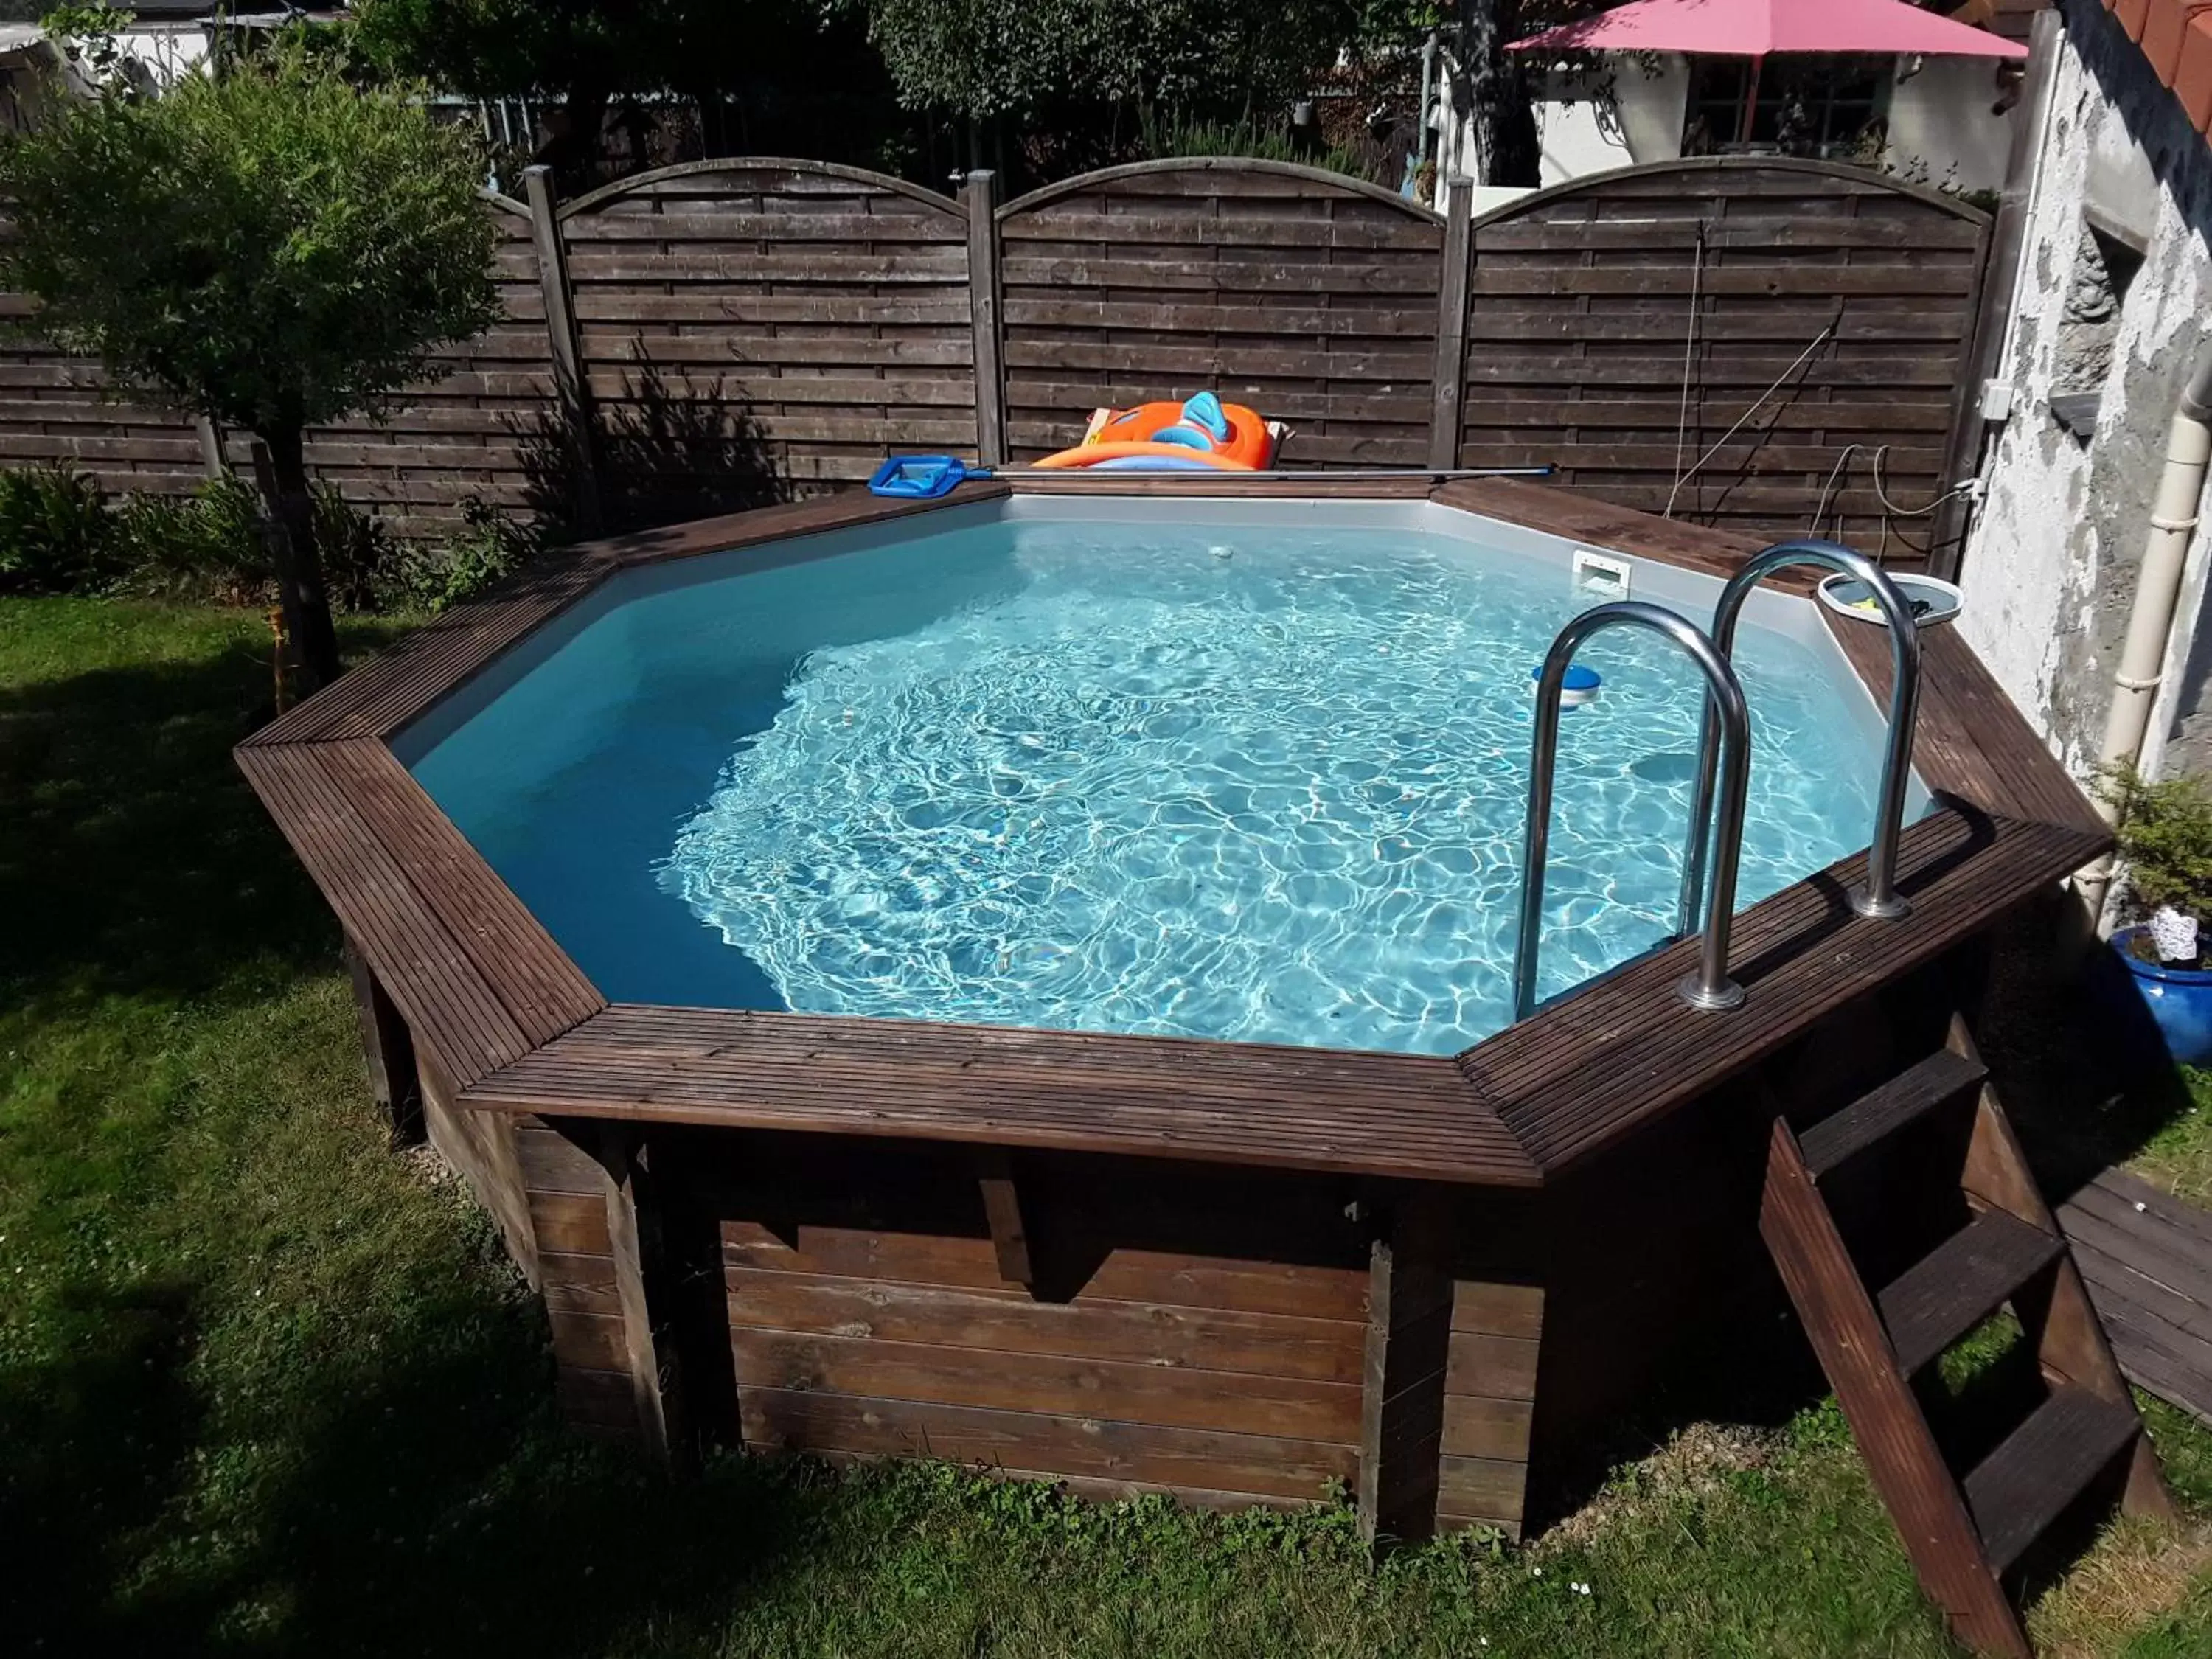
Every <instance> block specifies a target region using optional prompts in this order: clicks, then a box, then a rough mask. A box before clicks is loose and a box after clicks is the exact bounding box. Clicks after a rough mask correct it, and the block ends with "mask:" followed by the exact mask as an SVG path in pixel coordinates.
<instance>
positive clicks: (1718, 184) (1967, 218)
mask: <svg viewBox="0 0 2212 1659" xmlns="http://www.w3.org/2000/svg"><path fill="white" fill-rule="evenodd" d="M1593 198H1595V199H1603V200H1606V201H1607V202H1611V203H1614V204H1622V207H1623V210H1624V212H1625V210H1626V204H1629V203H1640V204H1647V206H1648V209H1649V212H1650V216H1654V217H1662V218H1680V217H1684V216H1694V213H1695V210H1696V208H1697V207H1698V206H1699V204H1704V205H1706V206H1710V205H1711V204H1715V203H1717V202H1723V201H1725V202H1727V203H1729V204H1730V205H1731V206H1732V207H1733V208H1734V209H1735V210H1738V211H1747V210H1752V209H1753V204H1757V203H1759V202H1760V201H1761V200H1762V199H1765V200H1768V201H1771V202H1772V203H1774V204H1776V205H1777V207H1778V208H1784V207H1785V204H1786V210H1790V211H1795V212H1797V213H1800V214H1802V213H1803V212H1805V211H1806V210H1808V205H1809V204H1813V203H1814V202H1819V201H1827V202H1831V203H1843V202H1848V201H1851V200H1854V199H1857V200H1860V201H1863V202H1866V203H1869V204H1873V205H1872V206H1871V208H1870V209H1869V211H1870V212H1871V213H1872V214H1873V215H1874V216H1910V217H1911V218H1913V219H1918V218H1921V217H1922V215H1921V214H1919V213H1917V212H1914V211H1913V210H1914V209H1915V208H1918V209H1925V210H1932V212H1933V213H1934V214H1935V215H1936V216H1938V217H1943V218H1951V219H1957V220H1961V221H1964V222H1966V223H1968V224H1971V225H1974V226H1980V225H1984V224H1987V223H1988V222H1989V221H1990V216H1989V215H1988V214H1987V213H1985V212H1984V211H1983V210H1981V209H1980V208H1978V207H1976V206H1974V205H1973V204H1972V203H1970V202H1967V201H1966V200H1964V199H1962V198H1961V197H1957V196H1953V195H1948V194H1946V193H1945V192H1944V191H1940V190H1936V189H1933V188H1931V187H1930V186H1929V185H1917V184H1913V183H1911V182H1909V181H1907V180H1905V179H1899V178H1896V177H1893V176H1892V175H1891V174H1888V173H1875V172H1873V171H1871V170H1870V169H1869V168H1866V167H1851V166H1849V165H1847V164H1845V163H1844V162H1841V161H1811V160H1806V159H1802V158H1799V157H1796V156H1789V155H1689V156H1683V157H1680V158H1679V159H1677V160H1674V161H1646V162H1642V163H1640V164H1638V165H1637V166H1634V167H1615V168H1613V169H1612V170H1610V171H1609V172H1605V173H1585V174H1583V176H1582V177H1581V178H1578V179H1568V180H1567V181H1566V182H1565V183H1564V184H1558V185H1547V186H1546V187H1545V188H1544V189H1542V190H1539V191H1531V192H1529V193H1528V195H1526V196H1521V197H1515V198H1514V199H1513V200H1511V201H1510V202H1506V203H1504V204H1500V205H1499V206H1498V207H1495V208H1492V210H1490V211H1489V212H1487V213H1485V214H1481V215H1479V216H1477V217H1476V219H1475V221H1474V228H1475V229H1476V231H1477V232H1478V233H1479V232H1480V231H1482V230H1485V229H1486V228H1490V227H1492V226H1494V225H1498V224H1503V223H1505V222H1510V221H1512V220H1516V219H1522V218H1528V217H1535V218H1540V219H1541V218H1549V217H1553V216H1554V214H1555V210H1558V209H1560V208H1562V207H1565V206H1566V205H1567V204H1571V203H1574V202H1577V201H1583V200H1589V199H1593ZM1835 211H1838V212H1841V211H1844V210H1843V209H1840V208H1838V209H1835Z"/></svg>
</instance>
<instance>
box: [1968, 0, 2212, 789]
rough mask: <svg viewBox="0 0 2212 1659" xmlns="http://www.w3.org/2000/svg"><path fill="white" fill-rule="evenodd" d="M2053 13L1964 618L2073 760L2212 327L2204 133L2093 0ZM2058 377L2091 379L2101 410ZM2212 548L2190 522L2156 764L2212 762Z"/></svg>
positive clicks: (2099, 713) (2103, 700) (2105, 672)
mask: <svg viewBox="0 0 2212 1659" xmlns="http://www.w3.org/2000/svg"><path fill="white" fill-rule="evenodd" d="M2058 9H2059V10H2060V12H2061V14H2062V15H2063V20H2064V24H2065V30H2064V34H2063V42H2062V45H2063V50H2062V52H2061V54H2060V58H2059V62H2058V64H2057V78H2056V81H2055V82H2054V86H2053V90H2052V97H2051V112H2050V126H2049V131H2048V132H2047V134H2046V135H2045V141H2044V143H2043V146H2042V155H2041V162H2040V167H2039V173H2038V177H2037V180H2036V185H2035V194H2034V199H2033V206H2032V209H2031V212H2030V217H2029V222H2028V225H2027V236H2026V242H2025V246H2024V247H2023V250H2022V255H2021V278H2020V288H2019V292H2018V294H2017V295H2016V297H2015V313H2014V319H2013V324H2012V331H2011V337H2010V338H2009V339H2008V342H2007V343H2006V347H2005V352H2004V357H2003V361H2002V367H2001V370H2000V373H2001V374H2002V376H2003V377H2004V378H2005V379H2006V380H2008V382H2009V385H2010V388H2011V392H2012V405H2011V411H2010V415H2009V418H2008V420H2007V421H2006V422H2005V423H2004V425H2003V428H2002V431H2001V432H1999V433H1998V434H1997V435H1996V441H1995V442H1994V443H1993V445H1992V446H1991V448H1990V453H1989V456H1988V459H1986V461H1985V463H1984V477H1985V479H1986V481H1987V485H1988V493H1987V497H1986V499H1985V501H1984V504H1983V506H1982V507H1981V510H1980V511H1979V512H1978V513H1977V515H1976V522H1975V525H1974V528H1973V532H1972V538H1971V540H1970V542H1969V544H1968V547H1967V551H1966V561H1965V575H1964V577H1963V579H1962V580H1963V582H1964V586H1965V587H1966V594H1967V605H1966V614H1965V615H1964V616H1963V617H1961V618H1960V623H1959V626H1960V628H1961V629H1964V630H1965V631H1966V636H1967V638H1968V639H1969V640H1970V641H1972V644H1973V646H1974V647H1975V649H1976V650H1977V651H1978V652H1979V653H1981V655H1982V657H1983V659H1984V660H1985V661H1986V662H1988V663H1989V665H1990V667H1991V669H1992V670H1994V671H1996V675H1997V677H1998V678H1999V679H2000V680H2002V682H2003V684H2004V686H2005V688H2006V690H2008V691H2009V692H2010V693H2011V695H2012V696H2013V698H2014V700H2015V702H2017V703H2019V705H2020V706H2021V708H2022V709H2023V710H2024V711H2025V712H2026V713H2027V714H2028V716H2029V717H2030V719H2032V720H2034V721H2035V722H2036V724H2037V725H2038V726H2039V727H2040V728H2041V729H2042V730H2043V731H2044V732H2045V735H2046V736H2047V737H2048V738H2049V739H2050V740H2051V745H2052V748H2053V749H2054V750H2056V751H2057V753H2058V754H2059V756H2060V757H2062V758H2063V759H2064V760H2065V761H2066V763H2067V764H2068V765H2069V767H2071V768H2073V769H2075V772H2076V773H2077V774H2083V775H2086V773H2087V770H2088V769H2090V768H2091V767H2092V766H2093V764H2094V763H2095V759H2096V756H2097V752H2098V748H2099V745H2100V741H2101V739H2102V737H2103V733H2104V722H2105V717H2106V711H2107V709H2108V708H2109V707H2110V704H2111V702H2112V672H2113V670H2114V668H2115V667H2116V665H2117V662H2118V650H2119V645H2120V641H2121V639H2122V637H2123V635H2124V632H2125V630H2126V627H2127V617H2128V611H2129V607H2130V605H2131V604H2132V602H2133V600H2134V598H2135V585H2136V568H2137V565H2138V563H2139V562H2140V561H2141V559H2142V546H2143V538H2144V534H2145V532H2146V530H2147V528H2148V526H2147V523H2146V520H2147V518H2148V513H2149V511H2150V500H2151V495H2152V492H2153V489H2154V487H2155V485H2156V483H2157V477H2158V471H2159V466H2160V461H2161V459H2163V456H2164V453H2165V441H2166V427H2167V423H2168V422H2169V421H2170V420H2171V419H2172V413H2173V407H2174V402H2175V399H2176V398H2177V397H2178V395H2179V392H2180V389H2181V386H2182V382H2183V380H2185V377H2186V375H2187V373H2188V369H2189V365H2190V363H2191V360H2192V359H2193V357H2194V356H2195V355H2196V352H2197V349H2198V348H2199V345H2200V343H2202V342H2203V340H2204V339H2205V338H2206V337H2208V335H2212V250H2208V239H2212V147H2208V146H2207V144H2206V143H2205V141H2204V138H2203V135H2202V134H2200V133H2198V132H2197V131H2195V130H2194V129H2193V128H2191V126H2190V125H2189V123H2188V121H2187V120H2186V118H2185V117H2184V116H2183V114H2182V112H2181V109H2180V106H2179V104H2177V103H2176V102H2175V100H2174V98H2173V95H2172V94H2171V93H2170V92H2168V91H2167V90H2166V88H2164V87H2162V86H2160V84H2159V82H2158V81H2157V80H2156V78H2155V77H2154V76H2153V75H2152V73H2151V71H2150V68H2149V65H2148V64H2147V63H2146V61H2145V60H2144V58H2143V57H2142V52H2141V51H2140V50H2139V49H2138V48H2137V47H2136V46H2135V44H2134V43H2133V42H2131V41H2130V40H2128V39H2127V37H2126V36H2125V35H2124V33H2122V32H2121V29H2120V27H2119V25H2118V23H2117V22H2115V21H2113V19H2112V15H2110V14H2109V13H2107V12H2106V11H2105V10H2104V9H2102V8H2101V7H2100V6H2099V5H2098V4H2097V3H2096V0H2061V3H2060V5H2059V8H2058ZM2135 243H2140V244H2141V246H2140V248H2137V247H2136V246H2131V244H2135ZM2130 267H2132V269H2130ZM2069 393H2075V394H2081V393H2087V394H2091V395H2093V397H2094V398H2095V400H2096V401H2095V408H2094V413H2093V416H2092V415H2089V414H2087V413H2085V412H2082V411H2081V410H2078V409H2077V408H2075V407H2074V406H2072V405H2069V403H2068V402H2067V398H2068V394H2069ZM2054 398H2056V399H2058V400H2059V403H2058V409H2059V410H2060V411H2061V412H2063V413H2065V414H2067V415H2069V416H2071V417H2072V418H2073V422H2074V425H2073V426H2072V427H2069V424H2068V423H2067V422H2064V421H2062V419H2061V418H2060V415H2059V413H2055V412H2054V409H2053V399H2054ZM2207 547H2208V538H2207V537H2206V536H2205V535H2204V534H2203V533H2201V532H2200V534H2199V535H2198V537H2197V540H2196V542H2195V544H2193V546H2192V548H2191V555H2190V560H2189V575H2188V581H2187V586H2186V588H2185V592H2184V594H2183V598H2182V605H2181V610H2180V611H2179V621H2178V623H2177V626H2176V628H2175V629H2174V641H2175V643H2174V648H2173V651H2172V656H2171V659H2170V660H2169V663H2168V665H2167V678H2166V684H2165V687H2164V688H2163V690H2161V692H2160V698H2159V703H2158V710H2157V714H2155V716H2154V724H2153V728H2152V729H2153V732H2154V747H2153V751H2152V752H2149V753H2147V754H2146V757H2145V760H2146V763H2147V765H2148V766H2149V767H2151V768H2152V769H2166V768H2171V767H2173V766H2183V767H2190V768H2195V767H2199V766H2202V765H2203V764H2205V763H2207V762H2208V761H2212V695H2208V683H2212V627H2207V626H2205V625H2204V623H2205V621H2206V617H2205V602H2206V593H2205V565H2206V555H2207ZM2192 646H2194V647H2196V648H2195V650H2194V651H2193V653H2192ZM2160 736H2163V737H2164V738H2166V739H2168V741H2167V742H2166V744H2163V745H2160V743H2159V738H2160Z"/></svg>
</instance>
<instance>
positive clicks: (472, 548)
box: [392, 501, 539, 612]
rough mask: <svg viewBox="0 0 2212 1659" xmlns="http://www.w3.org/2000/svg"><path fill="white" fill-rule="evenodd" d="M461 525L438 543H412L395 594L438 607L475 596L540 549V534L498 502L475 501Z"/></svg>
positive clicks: (417, 605) (416, 604)
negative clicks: (503, 510)
mask: <svg viewBox="0 0 2212 1659" xmlns="http://www.w3.org/2000/svg"><path fill="white" fill-rule="evenodd" d="M461 522H462V528H461V532H460V533H459V535H457V536H454V537H453V538H450V539H448V540H447V541H446V542H445V543H443V544H441V545H439V546H437V547H410V548H409V549H408V550H406V551H405V552H404V554H403V555H402V556H401V558H400V560H399V568H398V580H397V581H396V583H395V584H394V586H395V589H396V592H394V594H393V596H392V597H393V600H394V601H395V602H396V603H398V604H399V605H404V606H406V607H407V608H409V609H411V610H417V611H432V612H436V611H444V610H447V609H449V608H450V607H452V606H453V605H459V604H461V603H462V602H463V601H464V600H467V599H474V598H476V597H477V594H479V593H482V592H484V590H485V589H487V588H489V587H490V586H492V584H493V583H495V582H496V581H498V580H499V579H500V578H501V577H502V576H504V575H506V574H507V573H508V572H509V571H511V570H514V569H518V568H520V567H521V566H522V565H523V564H524V563H525V562H527V561H528V560H529V559H530V558H532V556H534V555H535V554H536V553H537V552H538V546H539V542H538V538H537V537H536V536H535V535H533V534H532V533H531V532H529V531H528V530H526V529H524V528H523V527H522V526H520V525H518V524H516V523H515V522H514V521H513V520H511V519H509V518H507V516H506V515H505V514H504V513H501V512H500V511H499V510H498V509H497V508H495V507H492V506H490V505H489V503H487V502H484V501H470V502H468V503H466V504H465V506H464V507H462V508H461Z"/></svg>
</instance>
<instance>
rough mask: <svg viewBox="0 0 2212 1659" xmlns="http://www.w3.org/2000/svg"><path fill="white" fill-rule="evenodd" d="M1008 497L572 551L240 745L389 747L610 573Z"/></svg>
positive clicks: (804, 514) (752, 521)
mask: <svg viewBox="0 0 2212 1659" xmlns="http://www.w3.org/2000/svg"><path fill="white" fill-rule="evenodd" d="M1006 493H1007V491H1006V485H1004V484H1002V483H963V484H962V485H961V486H960V487H959V488H958V489H956V490H954V491H953V492H952V494H951V495H947V496H945V497H943V498H942V499H940V500H938V501H892V500H889V499H887V498H884V497H882V496H878V495H869V494H867V493H866V491H865V490H860V489H847V490H841V491H839V492H837V493H836V494H834V495H821V496H817V497H815V498H813V499H811V500H809V501H793V502H790V503H787V504H786V505H784V506H780V507H761V508H758V509H756V510H754V511H752V512H750V513H731V514H726V515H725V516H723V517H720V518H714V519H700V520H694V521H692V522H691V523H689V524H683V525H677V526H671V527H670V528H668V529H665V530H651V531H644V532H639V533H637V534H635V535H630V536H621V537H614V538H609V539H606V540H604V541H596V542H584V543H580V544H577V545H576V546H574V547H570V548H564V549H562V550H560V551H558V552H556V553H552V554H549V555H547V556H544V557H543V558H541V559H538V560H537V561H534V562H532V563H531V564H530V565H529V566H527V567H526V568H524V569H523V570H521V571H520V572H518V573H517V574H516V575H514V576H513V578H511V579H510V580H508V581H507V582H506V583H503V584H502V585H501V586H500V587H499V588H497V589H495V591H494V592H492V593H491V594H489V596H487V597H486V598H484V599H479V600H477V601H475V602H474V603H472V604H469V605H462V606H460V607H459V608H458V609H456V610H453V611H448V612H447V614H446V615H445V616H443V617H439V618H438V619H437V620H436V621H435V622H433V623H429V624H428V626H426V627H423V628H421V629H417V630H416V631H415V632H414V633H412V634H410V635H407V636H406V638H404V639H403V640H401V641H399V642H398V644H397V645H395V646H393V647H392V648H391V649H390V650H389V651H386V652H385V653H383V654H382V655H380V656H379V657H376V658H374V659H371V660H370V661H368V662H367V663H364V664H363V665H362V666H360V667H359V668H356V669H355V670H354V671H352V672H350V673H349V674H347V675H346V676H345V677H344V678H342V679H340V680H339V681H338V682H337V684H334V685H331V686H329V687H326V688H325V690H322V691H320V692H319V693H318V694H316V695H315V696H312V697H310V698H308V699H307V701H306V702H303V703H301V704H300V706H299V707H298V708H294V709H292V710H291V711H290V712H289V713H288V714H283V715H282V716H280V717H279V718H278V719H276V720H273V721H271V722H270V724H269V725H267V726H264V727H262V728H261V730H260V731H258V732H254V733H253V734H252V736H250V737H248V738H246V744H249V745H253V746H270V745H276V744H289V743H331V742H343V741H346V740H349V739H354V738H386V737H389V736H391V735H392V733H393V732H397V731H398V730H399V729H400V728H401V727H403V726H406V725H407V724H409V723H410V721H412V720H415V719H416V718H417V717H418V716H419V715H421V714H422V713H423V712H424V711H425V710H427V709H428V708H430V706H431V705H432V704H434V703H435V702H439V701H441V699H443V698H444V697H446V696H449V695H451V694H452V693H453V691H455V690H459V688H460V687H461V686H462V685H465V684H467V683H468V681H469V680H470V679H471V678H474V677H475V675H477V673H478V672H480V671H482V670H483V668H485V667H486V666H487V665H489V664H490V663H491V662H492V660H493V659H495V658H496V657H498V656H499V655H500V654H501V653H503V652H505V651H507V650H508V649H509V648H510V647H513V646H514V645H516V644H517V643H519V642H520V641H521V640H522V639H523V637H524V636H525V635H528V634H529V633H531V632H532V630H534V629H537V628H538V627H539V626H540V625H541V624H543V623H546V622H549V621H550V620H551V619H552V618H553V617H556V616H557V615H559V614H560V612H562V611H565V610H566V609H568V606H569V605H573V604H574V603H575V602H576V601H577V600H578V599H581V598H582V597H583V596H584V595H585V594H586V593H588V592H591V591H592V588H594V587H596V586H599V583H600V582H601V581H603V580H605V579H606V578H607V577H608V576H610V575H611V574H614V573H615V572H616V571H617V570H620V569H623V568H629V567H632V566H636V565H642V564H655V563H659V562H662V561H664V560H668V559H680V558H692V557H696V556H698V555H701V554H703V553H717V552H722V551H725V550H729V549H732V548H738V547H749V546H753V545H757V544H760V543H763V542H769V541H775V540H780V539H783V538H789V537H796V536H808V535H816V534H819V533H822V532H827V531H831V530H843V529H848V528H850V527H852V526H855V525H863V524H872V523H875V522H877V521H878V520H886V519H897V518H903V517H906V516H908V515H909V514H912V513H925V512H931V511H934V510H936V509H938V508H939V507H954V506H961V505H964V504H966V503H968V502H970V501H988V500H991V499H994V498H995V497H997V496H1000V495H1006Z"/></svg>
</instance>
